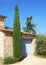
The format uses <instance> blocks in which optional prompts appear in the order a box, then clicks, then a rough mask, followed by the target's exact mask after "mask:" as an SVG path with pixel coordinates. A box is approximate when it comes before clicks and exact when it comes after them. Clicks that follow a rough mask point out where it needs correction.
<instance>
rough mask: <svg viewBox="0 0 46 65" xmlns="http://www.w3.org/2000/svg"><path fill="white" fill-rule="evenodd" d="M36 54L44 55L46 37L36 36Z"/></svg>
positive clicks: (45, 53)
mask: <svg viewBox="0 0 46 65" xmlns="http://www.w3.org/2000/svg"><path fill="white" fill-rule="evenodd" d="M36 54H40V55H46V35H38V36H37V39H36Z"/></svg>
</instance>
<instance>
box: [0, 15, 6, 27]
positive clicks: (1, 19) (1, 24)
mask: <svg viewBox="0 0 46 65" xmlns="http://www.w3.org/2000/svg"><path fill="white" fill-rule="evenodd" d="M5 18H6V17H5V16H2V15H0V28H4V19H5Z"/></svg>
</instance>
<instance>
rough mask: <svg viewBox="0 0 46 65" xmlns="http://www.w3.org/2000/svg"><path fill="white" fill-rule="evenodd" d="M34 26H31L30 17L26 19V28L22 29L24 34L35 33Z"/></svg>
mask: <svg viewBox="0 0 46 65" xmlns="http://www.w3.org/2000/svg"><path fill="white" fill-rule="evenodd" d="M35 27H36V24H32V16H30V17H27V20H26V27H23V30H24V32H29V33H32V34H33V33H36V31H35Z"/></svg>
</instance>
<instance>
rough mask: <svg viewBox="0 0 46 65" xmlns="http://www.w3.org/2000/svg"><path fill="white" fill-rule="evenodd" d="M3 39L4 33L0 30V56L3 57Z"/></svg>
mask: <svg viewBox="0 0 46 65" xmlns="http://www.w3.org/2000/svg"><path fill="white" fill-rule="evenodd" d="M4 39H5V34H4V33H3V32H1V31H0V58H2V59H3V58H4Z"/></svg>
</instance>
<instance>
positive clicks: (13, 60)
mask: <svg viewBox="0 0 46 65" xmlns="http://www.w3.org/2000/svg"><path fill="white" fill-rule="evenodd" d="M3 63H4V64H12V63H15V59H14V58H12V57H6V58H4V61H3Z"/></svg>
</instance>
